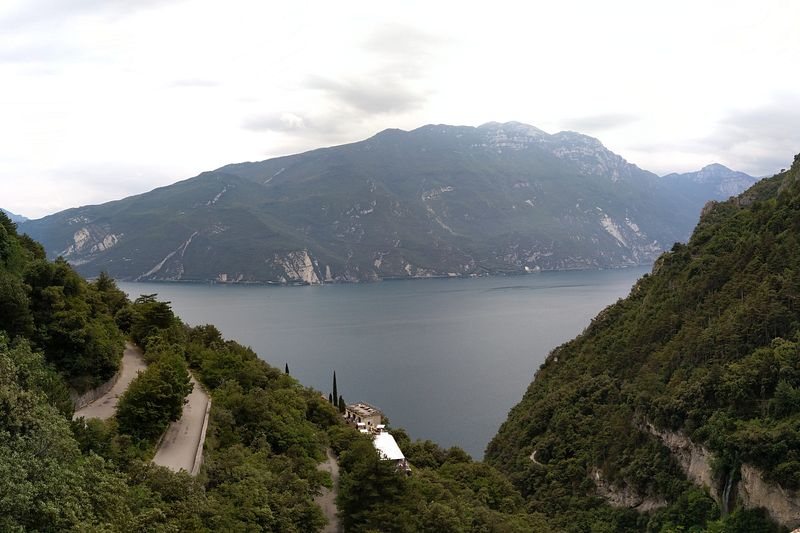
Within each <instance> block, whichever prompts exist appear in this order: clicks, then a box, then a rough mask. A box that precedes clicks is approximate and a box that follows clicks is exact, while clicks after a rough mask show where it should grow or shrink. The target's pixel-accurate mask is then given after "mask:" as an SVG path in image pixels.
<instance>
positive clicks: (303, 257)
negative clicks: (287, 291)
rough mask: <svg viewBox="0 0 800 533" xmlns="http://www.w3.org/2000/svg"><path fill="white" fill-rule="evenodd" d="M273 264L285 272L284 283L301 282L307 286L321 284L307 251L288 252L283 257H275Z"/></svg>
mask: <svg viewBox="0 0 800 533" xmlns="http://www.w3.org/2000/svg"><path fill="white" fill-rule="evenodd" d="M275 264H276V265H278V266H280V267H281V268H283V270H284V271H285V272H286V276H285V278H284V281H289V282H302V283H308V284H309V285H315V284H318V283H322V281H321V280H320V278H319V276H318V275H317V272H316V270H315V265H314V262H313V261H312V260H311V256H310V255H308V250H297V251H294V252H288V253H287V254H284V255H283V256H279V255H276V256H275Z"/></svg>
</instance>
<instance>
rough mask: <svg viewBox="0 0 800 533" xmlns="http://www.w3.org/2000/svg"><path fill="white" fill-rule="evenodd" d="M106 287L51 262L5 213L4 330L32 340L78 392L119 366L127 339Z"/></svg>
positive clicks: (1, 224)
mask: <svg viewBox="0 0 800 533" xmlns="http://www.w3.org/2000/svg"><path fill="white" fill-rule="evenodd" d="M106 288H107V287H106V286H104V285H97V284H89V283H86V282H85V281H84V280H83V279H82V278H81V277H80V276H78V274H76V273H75V272H74V271H73V270H72V268H70V266H69V265H68V264H67V263H66V262H65V261H63V260H60V259H59V260H57V261H55V262H53V263H51V262H48V261H46V260H45V258H44V251H43V250H42V247H41V246H39V245H38V244H37V243H35V242H33V241H32V240H31V239H30V238H29V237H27V236H24V235H23V236H19V235H17V231H16V225H15V224H14V223H12V222H11V221H10V220H9V219H8V218H7V217H6V216H5V214H2V213H0V329H2V330H4V331H6V332H7V333H8V334H9V335H11V336H12V337H13V336H23V337H26V338H28V339H30V341H31V343H32V344H33V346H34V348H36V349H40V350H42V351H44V353H45V356H46V357H47V359H48V361H50V362H51V363H53V364H54V365H55V366H56V368H58V370H60V371H61V372H62V373H63V374H64V376H65V377H66V378H67V380H68V381H69V382H70V383H71V385H72V386H73V387H75V388H77V389H79V390H83V389H86V388H89V387H91V386H93V385H96V384H98V383H101V382H102V381H105V380H106V379H108V378H109V377H110V376H111V375H113V374H114V372H116V370H117V367H118V365H119V360H120V356H121V353H122V345H123V337H122V334H121V333H120V331H119V330H118V329H117V327H116V325H115V323H114V320H113V314H112V313H111V310H110V309H109V306H108V304H107V303H106V301H105V300H104V294H105V292H104V291H105V289H106Z"/></svg>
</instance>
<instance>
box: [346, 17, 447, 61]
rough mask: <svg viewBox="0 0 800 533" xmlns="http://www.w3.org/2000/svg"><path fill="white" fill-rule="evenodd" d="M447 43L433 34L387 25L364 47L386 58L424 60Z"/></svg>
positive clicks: (411, 28)
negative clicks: (434, 48)
mask: <svg viewBox="0 0 800 533" xmlns="http://www.w3.org/2000/svg"><path fill="white" fill-rule="evenodd" d="M445 43H446V41H445V40H444V39H443V38H442V37H440V36H438V35H434V34H432V33H427V32H424V31H422V30H420V29H418V28H413V27H411V26H404V25H401V24H387V25H384V26H383V27H381V28H378V29H377V30H376V31H375V32H373V33H372V34H371V35H370V36H369V37H367V39H365V40H364V43H363V45H362V47H363V48H364V49H365V50H367V51H370V52H374V53H379V54H381V55H383V56H384V57H386V56H387V55H388V56H394V57H395V58H397V57H401V58H406V59H412V58H416V59H417V60H419V59H422V58H423V56H427V55H428V54H429V52H430V50H431V49H432V48H433V47H441V46H442V45H444V44H445Z"/></svg>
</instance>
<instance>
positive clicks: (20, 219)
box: [0, 207, 28, 223]
mask: <svg viewBox="0 0 800 533" xmlns="http://www.w3.org/2000/svg"><path fill="white" fill-rule="evenodd" d="M0 211H2V212H3V213H5V214H6V215H7V216H8V218H10V219H11V222H17V223H20V222H25V221H26V220H28V218H26V217H24V216H22V215H16V214H14V213H12V212H11V211H6V210H5V209H3V208H2V207H0Z"/></svg>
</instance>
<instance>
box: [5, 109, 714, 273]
mask: <svg viewBox="0 0 800 533" xmlns="http://www.w3.org/2000/svg"><path fill="white" fill-rule="evenodd" d="M707 199H708V198H705V197H704V198H703V199H702V200H699V205H702V203H704V202H705V200H707ZM695 203H696V202H695ZM698 211H699V206H695V205H694V204H693V203H692V202H688V201H687V200H686V198H685V197H684V196H683V194H682V193H680V194H679V193H676V192H674V191H672V190H671V189H670V188H669V187H667V186H666V185H665V184H664V183H663V180H662V179H660V178H658V177H657V176H656V175H655V174H652V173H650V172H646V171H644V170H641V169H640V168H638V167H636V166H635V165H632V164H630V163H628V162H627V161H625V160H624V159H623V158H622V157H620V156H618V155H616V154H614V153H612V152H611V151H609V150H608V149H606V148H605V147H604V146H603V145H602V144H601V143H600V141H598V140H597V139H593V138H591V137H587V136H585V135H581V134H578V133H574V132H561V133H557V134H554V135H549V134H547V133H545V132H543V131H541V130H539V129H537V128H534V127H533V126H528V125H525V124H520V123H516V122H509V123H505V124H499V123H489V124H484V125H483V126H480V127H478V128H473V127H462V126H446V125H430V126H424V127H422V128H419V129H416V130H413V131H409V132H406V131H401V130H386V131H383V132H381V133H379V134H378V135H375V136H374V137H372V138H370V139H367V140H365V141H361V142H357V143H353V144H348V145H343V146H336V147H332V148H325V149H320V150H314V151H311V152H307V153H303V154H298V155H292V156H287V157H279V158H275V159H270V160H267V161H262V162H259V163H240V164H235V165H228V166H225V167H222V168H220V169H218V170H216V171H213V172H206V173H203V174H201V175H199V176H197V177H195V178H191V179H188V180H185V181H182V182H179V183H176V184H174V185H171V186H168V187H162V188H159V189H155V190H153V191H150V192H148V193H145V194H141V195H138V196H132V197H129V198H126V199H124V200H119V201H116V202H110V203H107V204H103V205H98V206H87V207H81V208H77V209H70V210H67V211H64V212H61V213H57V214H55V215H52V216H48V217H45V218H43V219H40V220H35V221H29V222H26V223H24V224H23V226H22V228H21V229H22V230H23V231H25V232H28V233H29V234H30V235H31V236H32V237H34V238H36V239H38V240H39V241H40V242H42V243H43V244H44V245H45V248H46V249H47V251H48V254H49V255H50V256H51V257H55V256H58V255H62V256H64V257H65V258H66V259H68V260H69V261H70V263H72V264H73V265H75V266H76V268H78V270H79V271H80V272H81V273H83V274H84V275H88V276H94V275H97V274H98V273H99V272H101V271H103V270H106V271H108V272H109V273H110V274H111V275H112V276H114V277H116V278H120V279H139V280H219V281H228V282H235V281H243V282H253V281H259V282H285V283H319V282H324V281H365V280H376V279H383V278H397V277H429V276H472V275H481V274H485V273H501V272H524V271H529V270H552V269H574V268H605V267H619V266H626V265H635V264H641V263H647V262H650V261H652V260H654V259H655V257H656V256H657V255H658V254H659V253H660V252H661V251H663V250H664V249H666V248H668V247H670V246H671V245H672V243H673V242H675V241H682V240H685V239H686V238H687V237H688V236H689V233H690V231H691V228H692V227H693V226H694V224H695V222H696V217H697V213H698Z"/></svg>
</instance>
